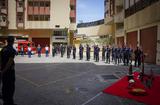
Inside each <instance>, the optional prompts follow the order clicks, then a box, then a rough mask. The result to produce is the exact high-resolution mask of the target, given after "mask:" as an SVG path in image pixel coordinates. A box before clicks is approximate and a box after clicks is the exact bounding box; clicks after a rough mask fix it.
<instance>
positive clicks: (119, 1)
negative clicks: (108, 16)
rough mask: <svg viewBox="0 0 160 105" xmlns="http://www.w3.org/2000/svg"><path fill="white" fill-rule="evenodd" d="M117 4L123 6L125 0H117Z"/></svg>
mask: <svg viewBox="0 0 160 105" xmlns="http://www.w3.org/2000/svg"><path fill="white" fill-rule="evenodd" d="M115 5H116V6H123V0H115Z"/></svg>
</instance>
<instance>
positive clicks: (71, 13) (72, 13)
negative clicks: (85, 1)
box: [70, 10, 76, 18]
mask: <svg viewBox="0 0 160 105" xmlns="http://www.w3.org/2000/svg"><path fill="white" fill-rule="evenodd" d="M70 17H71V18H74V17H76V11H75V10H71V11H70Z"/></svg>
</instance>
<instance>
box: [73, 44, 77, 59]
mask: <svg viewBox="0 0 160 105" xmlns="http://www.w3.org/2000/svg"><path fill="white" fill-rule="evenodd" d="M73 59H76V46H75V45H74V46H73Z"/></svg>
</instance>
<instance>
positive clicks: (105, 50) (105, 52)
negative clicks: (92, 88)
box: [52, 44, 143, 66]
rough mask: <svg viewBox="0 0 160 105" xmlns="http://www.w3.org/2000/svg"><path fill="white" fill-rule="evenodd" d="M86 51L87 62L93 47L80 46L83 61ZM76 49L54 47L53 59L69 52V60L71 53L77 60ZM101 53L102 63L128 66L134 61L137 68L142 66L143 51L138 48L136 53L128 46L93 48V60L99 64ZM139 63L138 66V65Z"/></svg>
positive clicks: (80, 56) (73, 47) (62, 46)
mask: <svg viewBox="0 0 160 105" xmlns="http://www.w3.org/2000/svg"><path fill="white" fill-rule="evenodd" d="M84 49H85V50H86V54H85V55H86V60H87V61H89V60H90V59H91V47H90V46H89V45H88V44H87V45H86V47H83V45H81V44H80V46H79V59H80V60H82V59H83V55H84ZM66 50H67V51H66ZM76 51H77V50H76V47H75V46H70V45H68V46H67V47H66V46H64V45H61V46H58V47H57V46H53V48H52V55H53V57H54V56H55V55H56V54H57V53H60V54H61V57H63V56H64V54H65V52H67V58H70V56H71V53H72V55H73V59H76V54H77V53H76ZM100 51H102V55H101V56H102V61H105V62H106V63H110V62H111V61H112V62H114V63H115V64H120V63H123V64H124V65H128V64H129V63H132V60H133V59H134V60H135V66H140V65H141V61H142V56H143V51H142V50H141V49H140V48H139V47H137V48H136V49H135V50H134V51H133V49H132V48H129V47H127V46H124V47H110V46H103V47H102V48H101V49H100V47H99V46H98V45H94V46H93V59H94V60H95V61H96V62H98V61H99V56H100ZM137 63H138V65H137Z"/></svg>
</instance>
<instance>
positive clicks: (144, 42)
mask: <svg viewBox="0 0 160 105" xmlns="http://www.w3.org/2000/svg"><path fill="white" fill-rule="evenodd" d="M140 43H141V46H142V49H143V52H144V53H145V54H147V57H146V58H145V62H147V63H154V64H155V63H156V48H157V26H154V27H150V28H146V29H142V30H141V31H140Z"/></svg>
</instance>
